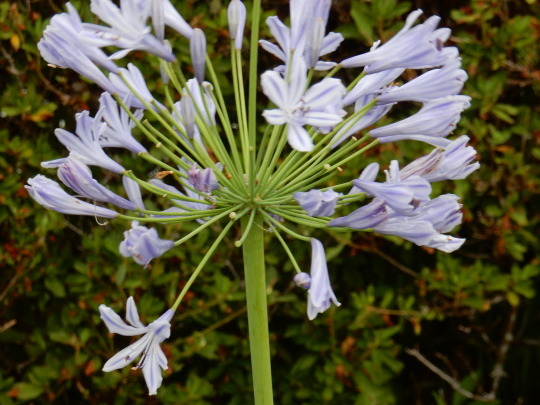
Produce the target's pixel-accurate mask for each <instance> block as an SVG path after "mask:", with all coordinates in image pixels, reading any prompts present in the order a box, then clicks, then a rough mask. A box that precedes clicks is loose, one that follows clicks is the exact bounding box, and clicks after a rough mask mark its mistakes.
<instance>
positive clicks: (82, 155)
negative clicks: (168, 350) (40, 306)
mask: <svg viewBox="0 0 540 405" xmlns="http://www.w3.org/2000/svg"><path fill="white" fill-rule="evenodd" d="M66 7H67V13H63V14H59V15H57V16H55V17H53V19H52V20H51V23H50V25H49V26H48V27H47V29H46V30H45V32H44V34H43V39H42V40H41V41H40V42H39V44H38V47H39V49H40V51H41V54H42V56H43V57H44V58H45V60H46V61H47V62H48V63H49V64H50V65H52V66H53V67H59V68H71V69H73V70H75V71H76V72H78V73H79V74H81V75H82V76H84V77H86V78H88V79H89V80H91V81H93V82H94V83H96V84H97V85H99V86H101V87H102V88H103V90H104V93H103V94H102V96H101V98H100V99H99V109H98V111H96V112H95V113H93V114H92V113H90V112H89V111H83V112H81V113H79V114H77V115H76V117H75V118H76V128H75V133H71V132H69V131H67V130H64V129H57V130H56V131H55V135H56V137H57V138H58V140H59V141H60V142H61V143H62V144H63V145H64V146H65V147H66V148H67V149H68V151H69V154H68V156H67V157H65V158H60V159H56V160H52V161H48V162H43V166H44V167H45V168H49V169H57V174H58V177H59V179H60V181H61V182H62V183H63V184H64V185H65V186H67V187H68V188H69V189H71V190H72V191H73V192H74V195H73V194H69V193H67V192H66V191H65V190H64V188H63V187H62V186H61V185H60V184H58V183H57V182H55V181H53V180H50V179H49V178H47V177H45V176H43V175H38V176H36V177H34V178H32V179H29V180H28V185H27V189H28V192H29V193H30V195H31V196H32V197H33V198H34V199H35V200H36V201H37V202H38V203H40V204H41V205H43V206H44V207H46V208H48V209H52V210H56V211H58V212H62V213H65V214H72V215H88V216H93V217H96V218H97V217H103V218H108V219H109V220H115V221H116V220H125V221H128V222H131V225H130V226H128V228H129V229H128V230H127V231H126V232H125V233H124V236H125V238H124V241H123V242H122V243H121V244H120V246H119V252H120V254H122V255H123V256H125V257H132V258H133V259H134V260H135V261H136V262H137V263H138V264H140V265H143V266H145V267H148V266H149V264H150V263H151V261H152V259H154V258H156V257H159V256H161V255H163V254H164V253H165V252H167V251H168V250H170V249H173V248H179V247H180V246H181V245H182V244H184V243H185V242H186V241H188V240H189V239H191V238H192V237H193V236H195V235H197V234H199V233H200V232H203V231H214V230H215V229H221V231H219V232H218V234H217V236H216V237H214V238H213V239H214V242H213V243H212V245H211V246H210V247H209V249H208V250H207V252H206V254H205V256H204V258H203V259H202V261H201V263H200V264H199V265H198V266H197V268H196V269H195V270H194V272H193V274H192V275H191V277H190V278H189V280H187V282H186V283H185V287H184V288H183V289H182V290H181V291H180V292H179V294H178V298H177V299H176V301H175V302H174V303H173V304H172V305H171V306H170V309H169V310H167V312H165V313H164V314H163V315H161V316H160V317H159V318H158V319H157V320H156V321H154V322H152V323H150V324H149V325H148V326H145V325H144V324H142V323H141V321H140V320H139V315H138V312H137V309H136V307H135V302H134V300H133V298H131V297H130V298H129V299H128V302H127V307H126V319H127V321H128V322H129V324H126V323H125V322H124V321H122V319H121V318H120V317H119V316H118V315H116V313H114V311H113V310H112V309H110V308H109V307H107V306H105V305H102V306H101V307H100V312H101V317H102V318H103V320H104V322H105V324H106V325H107V327H108V329H109V331H110V332H111V333H118V334H121V335H127V336H135V335H143V337H142V338H140V339H139V340H137V341H136V342H135V343H133V344H132V345H130V346H128V347H127V348H125V349H123V350H121V351H120V352H119V353H118V354H116V355H115V356H113V357H112V358H111V359H110V360H109V361H108V362H107V363H106V364H105V366H104V368H103V370H104V371H112V370H116V369H118V368H121V367H123V366H126V365H128V364H129V363H131V362H132V361H134V360H135V359H136V358H137V357H139V356H140V360H139V362H138V365H137V366H136V367H135V368H142V371H143V374H144V378H145V380H146V383H147V386H148V389H149V393H150V394H151V395H153V394H156V392H157V389H158V388H159V386H160V385H161V382H162V376H161V370H162V369H166V368H167V367H168V365H167V359H166V357H165V355H164V354H163V352H162V350H161V349H160V346H159V344H160V343H161V342H162V341H163V340H165V339H167V338H168V337H169V335H170V333H171V327H172V326H174V325H173V324H174V313H175V311H176V310H177V309H178V307H179V305H180V303H181V301H182V299H183V297H184V296H185V294H186V292H187V291H188V289H189V288H190V287H191V285H192V284H193V283H194V282H195V281H196V279H197V276H198V274H199V273H200V272H201V271H203V270H204V267H205V265H206V263H207V262H208V260H209V259H210V258H211V257H212V255H213V254H214V252H215V250H216V248H217V247H218V245H219V244H220V243H221V241H222V240H223V239H224V238H225V237H227V236H229V235H230V234H232V233H230V231H231V229H233V228H236V227H238V226H239V227H240V228H241V230H242V233H241V235H242V236H241V237H240V238H239V239H237V240H236V241H235V245H236V246H237V247H242V248H243V257H244V268H245V281H246V297H247V298H246V299H247V307H248V321H249V334H250V345H251V353H252V371H253V383H254V396H255V403H256V404H258V405H260V404H271V403H273V398H272V380H271V367H270V350H269V341H268V320H267V304H266V281H265V266H264V235H265V234H270V235H275V236H276V238H277V240H278V241H279V242H280V244H281V245H282V246H283V249H284V251H285V253H286V254H287V256H288V257H289V258H290V260H291V261H292V264H293V266H294V268H295V270H296V272H297V275H296V276H295V277H294V282H295V283H296V284H297V285H298V286H299V287H301V288H304V289H306V290H307V301H308V304H307V313H308V317H309V319H310V320H312V319H314V318H315V317H316V316H317V315H318V314H320V313H322V312H324V311H326V310H327V309H328V308H329V307H330V306H331V304H332V303H334V305H336V306H339V305H340V303H339V301H338V299H337V297H336V295H335V294H334V292H333V290H332V287H331V282H330V277H329V274H328V267H327V263H326V258H325V253H324V246H323V244H322V243H321V242H320V241H319V240H317V239H315V238H313V237H312V236H311V234H310V233H309V232H308V231H307V230H309V229H310V228H316V229H321V230H322V229H333V230H335V231H340V232H349V231H355V230H363V231H370V232H376V233H379V234H382V235H394V236H399V237H401V238H403V239H406V240H408V241H411V242H413V243H415V244H417V245H420V246H427V247H431V248H435V249H439V250H441V251H444V252H452V251H454V250H456V249H458V248H459V247H460V246H461V245H462V244H463V242H464V240H463V239H459V238H455V237H452V236H449V235H446V232H450V231H451V230H452V229H453V228H454V227H455V226H457V225H459V224H460V223H461V219H462V213H461V211H460V208H461V205H460V204H459V202H458V200H459V198H458V197H457V196H455V195H452V194H445V195H441V196H437V197H432V195H431V192H432V188H431V183H432V182H435V181H444V180H455V179H463V178H465V177H467V176H468V175H469V174H470V173H471V172H473V171H474V170H476V169H477V168H478V167H479V164H478V163H475V162H473V160H474V158H475V154H476V152H475V151H474V149H473V148H472V147H471V146H467V142H468V140H469V138H468V137H467V136H465V135H462V136H459V137H457V138H455V139H454V140H451V139H448V138H447V136H448V135H449V134H450V133H451V132H453V131H454V130H455V127H456V124H457V122H458V121H459V118H460V114H461V112H462V111H463V109H465V108H466V107H468V105H469V98H468V97H466V96H463V95H459V93H460V91H461V89H462V87H463V83H464V82H465V80H466V78H467V75H466V73H465V72H464V71H463V70H462V69H461V68H460V66H461V62H460V58H459V55H458V51H457V49H456V48H453V47H445V46H444V43H445V41H446V40H447V39H448V38H449V35H450V31H449V30H448V29H446V28H439V29H437V24H438V22H439V20H440V19H439V17H436V16H432V17H430V18H428V19H427V20H426V21H424V22H423V23H419V24H416V25H415V22H416V20H417V19H418V18H419V16H420V14H421V13H422V12H421V11H420V10H417V11H414V12H413V13H411V14H410V15H409V16H408V17H407V20H406V23H405V25H404V27H403V28H402V29H401V30H400V31H399V32H398V33H396V35H395V36H394V37H393V38H392V39H390V40H389V41H387V42H386V43H384V44H380V41H377V42H376V43H375V44H374V45H373V47H372V48H371V50H369V51H368V52H365V53H363V54H360V55H357V56H353V57H351V58H348V59H345V60H343V61H341V62H336V61H333V60H332V58H331V54H332V52H334V51H335V50H336V49H337V48H338V47H339V45H340V43H341V41H342V40H343V38H342V36H341V35H340V34H339V33H334V32H330V33H326V22H327V20H328V15H329V12H330V7H331V0H291V2H290V27H289V26H286V25H285V24H284V23H283V22H282V21H280V20H279V19H278V18H277V17H270V18H268V19H267V21H266V24H267V25H268V27H269V28H270V31H271V33H272V35H273V37H274V38H273V40H259V23H260V16H261V4H260V0H255V1H254V2H253V3H252V5H251V37H250V39H249V41H248V40H246V37H245V35H244V29H245V22H246V7H245V6H244V4H243V3H242V1H240V0H232V1H231V2H230V4H229V6H228V20H229V21H228V22H229V34H230V39H231V46H230V63H231V79H232V80H231V81H232V85H233V90H234V100H233V101H232V102H231V101H230V100H226V99H225V98H224V96H223V93H222V90H221V87H220V83H219V81H218V80H217V76H216V73H215V70H214V67H213V65H212V59H211V57H210V56H209V55H208V54H207V52H206V38H205V34H204V32H203V31H202V30H201V29H199V28H193V27H191V26H190V25H189V24H188V23H187V22H186V21H185V20H184V19H183V18H182V16H181V14H180V13H179V12H178V11H177V10H175V9H174V7H173V6H172V5H171V3H170V2H169V0H154V1H150V0H138V1H126V2H124V1H122V2H120V6H117V5H115V4H114V3H113V2H112V1H111V0H92V1H91V10H92V12H93V13H94V14H95V15H96V16H97V17H98V18H99V19H101V20H102V21H103V23H104V24H108V25H98V24H89V23H85V22H82V21H81V20H80V17H79V15H78V13H77V11H76V10H75V8H74V7H73V6H72V5H71V4H69V3H68V4H67V5H66ZM165 34H167V35H169V34H171V35H172V36H175V35H176V34H179V35H180V36H181V37H183V38H184V39H180V41H189V45H190V46H189V49H190V56H191V60H192V67H193V72H194V77H193V78H189V75H187V73H186V72H187V71H186V69H184V68H183V67H182V66H181V65H180V63H179V62H178V61H177V59H176V56H175V48H173V47H172V46H171V43H169V41H168V40H167V39H166V35H165ZM176 42H178V41H176ZM246 46H247V47H246ZM259 46H261V47H262V48H263V49H264V50H265V51H267V52H269V53H271V54H273V55H275V56H276V57H277V58H278V59H279V60H280V63H282V64H281V65H279V66H277V67H274V68H273V69H272V70H268V71H265V72H264V73H262V75H261V76H260V78H258V77H257V70H258V68H259V65H258V63H259V62H258V61H259V57H258V49H259ZM110 47H116V48H118V51H117V52H116V53H113V54H111V55H109V54H107V53H105V51H104V49H110ZM246 49H249V60H246V59H245V56H246ZM134 50H138V51H143V52H146V53H147V54H148V55H149V56H148V57H149V58H158V59H159V61H160V62H159V63H160V72H159V74H160V76H161V80H162V84H163V86H162V88H163V90H162V91H161V92H160V93H159V94H154V93H152V92H150V91H149V89H148V87H147V85H146V82H145V78H144V77H143V75H142V73H141V71H140V70H139V69H138V68H137V67H136V65H135V64H132V63H127V64H126V62H119V61H120V60H122V61H124V60H126V59H127V58H128V55H129V53H130V52H131V51H134ZM120 63H122V64H121V65H120ZM246 63H247V64H248V69H247V72H248V75H247V77H244V72H245V70H244V67H245V65H246ZM121 66H124V67H121ZM342 69H352V71H353V72H354V73H355V74H357V78H356V79H355V80H353V81H352V82H351V83H346V82H344V81H343V80H342V79H341V78H340V71H341V70H342ZM405 70H409V71H410V70H415V71H416V78H415V79H413V80H410V81H408V82H406V83H402V82H401V81H400V79H399V78H400V77H401V76H402V74H403V72H404V71H405ZM410 76H411V75H408V77H410ZM246 83H248V86H246ZM399 83H402V84H401V85H400V84H399ZM258 86H261V87H262V93H264V94H262V95H261V94H257V88H258ZM264 100H266V103H267V107H266V108H265V109H264V111H263V112H262V115H261V114H260V111H258V110H257V105H260V104H258V103H261V102H263V101H264ZM400 102H413V103H416V105H417V106H418V108H417V112H416V113H414V114H413V115H411V116H410V117H408V118H406V119H403V120H401V121H397V122H394V123H391V124H387V125H382V124H379V123H378V122H379V121H380V120H381V119H383V118H384V117H386V116H387V115H388V114H389V112H390V110H391V109H392V108H393V106H394V105H395V104H397V103H400ZM401 140H409V141H421V142H424V143H427V144H429V145H432V146H434V147H435V149H434V150H433V151H432V152H430V153H428V154H426V155H425V156H423V157H420V158H418V159H417V160H415V161H413V162H410V163H409V164H407V165H405V166H404V167H402V168H401V169H400V164H399V163H398V162H397V161H396V160H394V161H391V162H382V163H381V164H382V166H383V167H387V169H386V170H384V173H385V178H384V179H382V178H381V176H380V175H379V171H380V164H379V163H376V162H370V161H369V160H368V159H366V158H365V157H363V155H364V153H365V152H366V151H368V150H370V149H372V148H374V147H375V146H376V145H378V144H380V143H386V142H397V141H401ZM118 149H125V150H126V151H125V152H126V153H131V154H132V155H135V156H136V157H137V158H138V159H140V160H141V161H146V162H147V163H148V165H151V166H155V167H157V168H158V169H157V171H156V172H155V175H154V176H153V178H152V179H150V180H148V179H147V176H146V175H145V173H144V172H143V173H141V172H140V168H139V166H143V167H144V166H145V165H144V164H143V165H139V164H137V165H136V166H129V165H126V164H125V163H124V164H122V163H121V162H119V161H117V153H115V155H114V157H115V158H112V157H111V156H110V155H109V154H108V153H109V152H110V151H111V150H114V151H115V152H116V151H117V150H118ZM368 163H369V164H368ZM91 166H97V167H100V168H102V169H105V170H107V171H110V172H112V173H114V174H115V175H114V176H113V178H114V179H118V181H120V178H121V179H122V186H123V189H124V196H121V195H118V194H116V193H115V192H113V191H111V190H110V189H109V188H107V187H105V186H103V185H102V184H100V182H99V181H98V180H96V179H95V178H94V177H93V174H92V170H91V169H90V167H91ZM345 168H347V169H348V170H347V172H353V173H354V172H355V171H357V173H358V175H357V176H358V177H356V178H345V176H344V174H343V173H344V169H345ZM329 184H332V186H331V187H330V186H329ZM152 197H154V201H153V202H151V203H149V200H150V199H152ZM156 206H159V207H162V208H159V209H156V208H155V207H156ZM187 221H196V222H197V223H198V226H197V227H196V228H195V230H193V231H191V232H190V233H188V234H186V235H183V236H182V237H181V238H180V239H179V240H176V241H170V240H164V239H161V238H160V237H159V232H160V229H161V227H162V226H164V225H169V226H174V224H179V223H183V222H187ZM218 225H220V226H218ZM291 238H293V239H299V240H300V241H303V242H309V243H311V247H312V264H311V269H310V272H309V273H310V274H308V272H306V271H305V269H302V268H301V267H300V265H299V264H298V262H297V260H296V257H295V254H294V252H293V251H292V249H291V245H290V243H289V241H290V239H291ZM172 329H173V330H174V328H172Z"/></svg>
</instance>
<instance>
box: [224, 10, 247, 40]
mask: <svg viewBox="0 0 540 405" xmlns="http://www.w3.org/2000/svg"><path fill="white" fill-rule="evenodd" d="M227 14H228V19H229V36H230V37H231V39H232V40H234V48H235V49H242V39H243V35H244V26H245V24H246V6H244V3H242V2H241V1H240V0H232V1H231V3H230V4H229V8H228V10H227Z"/></svg>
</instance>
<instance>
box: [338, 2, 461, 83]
mask: <svg viewBox="0 0 540 405" xmlns="http://www.w3.org/2000/svg"><path fill="white" fill-rule="evenodd" d="M420 14H422V10H416V11H413V12H412V13H411V14H409V16H408V17H407V21H406V23H405V26H404V27H403V28H402V29H401V31H399V32H398V33H397V34H396V35H394V37H392V39H390V40H389V41H388V42H386V43H385V44H383V45H381V46H378V43H377V44H375V46H374V47H373V48H372V49H371V51H370V52H367V53H364V54H362V55H358V56H353V57H351V58H348V59H345V60H344V61H342V62H341V65H342V66H343V67H346V68H351V67H359V66H366V70H365V71H366V73H376V72H381V71H383V70H387V69H395V68H409V69H426V68H432V67H436V66H443V65H446V64H447V63H449V62H451V61H452V60H455V59H456V58H457V56H458V52H457V49H456V48H451V47H447V48H444V47H443V44H444V42H446V40H447V39H448V37H449V36H450V30H449V29H447V28H441V29H437V30H436V29H435V28H436V27H437V25H438V24H439V21H440V19H441V18H440V17H438V16H432V17H430V18H428V19H427V20H426V21H425V22H424V23H422V24H419V25H417V26H415V27H413V28H411V27H412V25H413V24H414V22H415V21H416V19H417V18H418V17H419V16H420Z"/></svg>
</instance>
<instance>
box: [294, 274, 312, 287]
mask: <svg viewBox="0 0 540 405" xmlns="http://www.w3.org/2000/svg"><path fill="white" fill-rule="evenodd" d="M293 280H294V284H296V286H297V287H300V288H303V289H304V290H309V287H310V286H311V277H310V275H309V274H307V273H304V272H302V273H298V274H297V275H296V276H294V279H293Z"/></svg>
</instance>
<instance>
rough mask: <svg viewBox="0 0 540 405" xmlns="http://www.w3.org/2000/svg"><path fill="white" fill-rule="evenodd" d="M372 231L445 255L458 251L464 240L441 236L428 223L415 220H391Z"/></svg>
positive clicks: (397, 218)
mask: <svg viewBox="0 0 540 405" xmlns="http://www.w3.org/2000/svg"><path fill="white" fill-rule="evenodd" d="M373 230H374V231H375V232H377V233H380V234H382V235H393V236H399V237H401V238H403V239H405V240H408V241H410V242H413V243H415V244H416V245H418V246H427V247H431V248H434V249H438V250H441V251H443V252H446V253H451V252H453V251H455V250H457V249H459V248H460V247H461V246H462V245H463V243H464V242H465V239H460V238H454V237H453V236H449V235H444V234H441V233H439V232H438V231H437V230H436V229H435V228H434V227H433V224H431V223H430V222H429V221H423V220H417V219H416V218H413V219H411V218H406V217H395V218H391V219H389V220H387V221H385V222H383V223H381V224H380V225H377V226H375V227H374V228H373Z"/></svg>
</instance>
